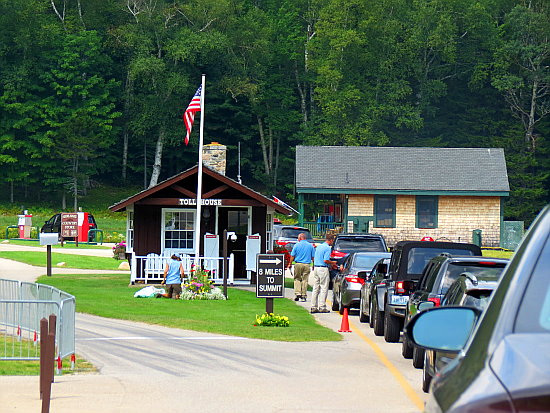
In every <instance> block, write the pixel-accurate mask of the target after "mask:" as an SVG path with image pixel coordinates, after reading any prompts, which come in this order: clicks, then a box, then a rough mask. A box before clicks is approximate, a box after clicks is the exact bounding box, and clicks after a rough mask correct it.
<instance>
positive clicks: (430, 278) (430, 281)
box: [423, 262, 442, 291]
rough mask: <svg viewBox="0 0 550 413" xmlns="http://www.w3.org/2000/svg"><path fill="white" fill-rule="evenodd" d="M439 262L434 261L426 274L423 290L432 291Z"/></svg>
mask: <svg viewBox="0 0 550 413" xmlns="http://www.w3.org/2000/svg"><path fill="white" fill-rule="evenodd" d="M441 265H442V263H441V262H438V263H435V264H434V265H433V267H432V269H431V271H430V273H429V274H426V281H425V285H424V288H423V290H427V291H432V289H433V288H434V284H435V280H436V279H437V274H439V271H440V270H441Z"/></svg>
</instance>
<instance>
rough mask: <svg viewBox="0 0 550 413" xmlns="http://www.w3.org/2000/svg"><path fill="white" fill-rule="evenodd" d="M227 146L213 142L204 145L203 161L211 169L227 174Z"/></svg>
mask: <svg viewBox="0 0 550 413" xmlns="http://www.w3.org/2000/svg"><path fill="white" fill-rule="evenodd" d="M226 152H227V146H225V145H222V144H220V143H218V142H212V143H210V144H208V145H204V146H203V151H202V163H203V165H206V166H208V167H209V168H210V169H213V170H215V171H216V172H218V173H220V174H222V175H225V167H226Z"/></svg>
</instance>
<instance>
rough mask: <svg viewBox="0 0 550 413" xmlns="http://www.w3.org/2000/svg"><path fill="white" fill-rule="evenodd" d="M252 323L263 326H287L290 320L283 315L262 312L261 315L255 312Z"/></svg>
mask: <svg viewBox="0 0 550 413" xmlns="http://www.w3.org/2000/svg"><path fill="white" fill-rule="evenodd" d="M254 325H255V326H264V327H288V326H289V325H290V321H289V319H288V317H287V316H284V315H279V314H273V313H264V314H262V315H261V316H259V315H257V314H256V324H254Z"/></svg>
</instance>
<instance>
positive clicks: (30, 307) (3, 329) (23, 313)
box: [0, 279, 76, 360]
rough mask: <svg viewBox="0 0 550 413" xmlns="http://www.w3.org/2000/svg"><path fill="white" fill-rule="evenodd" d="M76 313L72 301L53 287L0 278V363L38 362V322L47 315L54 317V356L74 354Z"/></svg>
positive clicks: (72, 299)
mask: <svg viewBox="0 0 550 413" xmlns="http://www.w3.org/2000/svg"><path fill="white" fill-rule="evenodd" d="M75 312H76V305H75V298H74V297H73V296H72V295H70V294H67V293H65V292H64V291H61V290H58V289H57V288H55V287H51V286H49V285H44V284H37V283H29V282H22V281H15V280H6V279H0V360H6V359H10V360H13V359H17V360H35V359H38V358H39V353H37V352H38V349H37V348H38V345H37V342H38V341H39V335H40V319H41V318H43V317H45V318H48V317H49V315H50V314H55V315H56V316H57V325H56V335H55V337H56V348H57V355H58V356H59V357H61V358H64V357H66V356H68V355H71V354H74V352H75ZM33 349H34V351H32V350H33Z"/></svg>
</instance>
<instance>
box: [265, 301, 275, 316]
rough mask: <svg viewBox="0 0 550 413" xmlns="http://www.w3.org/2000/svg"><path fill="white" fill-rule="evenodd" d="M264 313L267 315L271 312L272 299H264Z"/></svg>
mask: <svg viewBox="0 0 550 413" xmlns="http://www.w3.org/2000/svg"><path fill="white" fill-rule="evenodd" d="M265 312H266V313H268V314H270V313H272V312H273V298H266V299H265Z"/></svg>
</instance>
